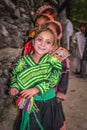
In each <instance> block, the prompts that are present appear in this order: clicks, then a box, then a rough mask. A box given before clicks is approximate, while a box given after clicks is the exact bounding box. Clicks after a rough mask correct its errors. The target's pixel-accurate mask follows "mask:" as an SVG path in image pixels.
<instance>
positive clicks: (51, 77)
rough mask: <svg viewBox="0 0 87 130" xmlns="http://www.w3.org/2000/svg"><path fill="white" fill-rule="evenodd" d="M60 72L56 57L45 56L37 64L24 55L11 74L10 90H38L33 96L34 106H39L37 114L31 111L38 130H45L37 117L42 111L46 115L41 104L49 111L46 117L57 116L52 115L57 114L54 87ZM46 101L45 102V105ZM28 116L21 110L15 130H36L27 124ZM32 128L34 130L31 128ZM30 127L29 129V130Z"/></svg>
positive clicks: (60, 68)
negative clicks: (19, 120)
mask: <svg viewBox="0 0 87 130" xmlns="http://www.w3.org/2000/svg"><path fill="white" fill-rule="evenodd" d="M61 70H62V67H61V63H60V62H59V61H58V59H57V58H56V57H54V56H51V55H49V54H45V55H44V56H43V57H42V58H41V59H40V61H39V63H38V64H37V63H35V62H34V61H33V59H32V58H31V56H30V55H24V56H23V57H22V58H21V59H20V60H19V61H18V63H17V64H16V66H15V68H14V69H13V72H12V75H13V76H12V79H11V84H10V87H11V88H17V89H18V90H20V91H22V90H24V89H29V88H32V87H36V88H37V89H39V94H37V95H35V96H34V100H35V103H36V105H39V106H38V107H39V111H38V113H36V112H35V110H33V111H32V112H33V114H32V116H34V119H35V120H36V122H37V123H35V124H38V127H39V128H40V130H45V129H44V128H45V125H43V123H42V121H41V120H40V119H39V115H40V114H41V113H42V110H43V111H44V112H45V113H47V112H46V111H45V110H44V109H43V108H41V107H40V106H42V105H41V103H42V104H44V108H45V107H46V108H47V109H49V110H47V111H49V113H50V115H47V116H51V117H52V118H56V117H57V116H56V117H55V116H54V115H56V114H54V113H57V112H58V110H57V103H56V98H55V96H56V94H55V89H54V87H55V86H56V84H57V82H58V80H59V77H60V74H61ZM53 100H54V101H53ZM38 101H39V102H38ZM46 101H47V103H46ZM48 102H49V103H48ZM51 102H53V104H55V105H51ZM38 103H39V104H38ZM46 104H47V106H46ZM50 105H51V106H50ZM53 106H54V107H53ZM55 106H56V107H55ZM51 107H52V108H51ZM52 109H53V112H52V113H53V114H52V113H51V112H50V111H51V110H52ZM55 110H56V111H55ZM37 114H38V115H37ZM30 115H31V113H28V112H26V111H25V110H22V117H21V122H20V123H19V124H20V125H18V126H20V127H18V128H17V129H19V130H31V129H32V130H34V128H35V130H36V125H35V124H30V123H29V122H30ZM45 115H46V114H45ZM57 115H58V114H57ZM40 116H42V118H43V115H42V114H41V115H40ZM51 117H50V118H51ZM58 118H59V117H58ZM54 120H57V119H54ZM49 121H50V122H49V123H48V124H50V125H52V122H51V120H49ZM44 122H45V118H44ZM57 124H58V122H57V123H56V122H55V127H56V128H57V127H58V128H59V126H58V125H57ZM56 125H57V126H56ZM32 126H33V127H34V128H32ZM30 127H31V129H30ZM39 128H38V129H39ZM47 130H48V128H47ZM50 130H51V129H50ZM52 130H53V129H52Z"/></svg>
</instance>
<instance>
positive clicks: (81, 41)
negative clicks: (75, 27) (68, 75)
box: [72, 31, 86, 69]
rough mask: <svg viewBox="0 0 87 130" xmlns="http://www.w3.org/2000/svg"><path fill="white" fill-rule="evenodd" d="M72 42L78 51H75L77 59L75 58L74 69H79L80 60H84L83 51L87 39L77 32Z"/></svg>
mask: <svg viewBox="0 0 87 130" xmlns="http://www.w3.org/2000/svg"><path fill="white" fill-rule="evenodd" d="M72 41H73V43H74V44H76V45H77V47H76V50H75V57H74V68H75V69H78V67H79V63H80V60H81V59H82V56H83V51H84V48H85V44H86V38H85V36H84V34H83V33H82V32H80V31H79V32H77V33H75V35H74V36H73V38H72Z"/></svg>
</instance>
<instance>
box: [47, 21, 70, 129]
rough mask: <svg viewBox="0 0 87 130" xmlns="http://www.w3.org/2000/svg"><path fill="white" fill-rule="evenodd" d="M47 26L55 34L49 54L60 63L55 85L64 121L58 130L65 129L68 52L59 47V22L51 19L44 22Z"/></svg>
mask: <svg viewBox="0 0 87 130" xmlns="http://www.w3.org/2000/svg"><path fill="white" fill-rule="evenodd" d="M46 27H47V28H50V29H51V30H52V31H53V32H54V34H55V38H56V40H55V44H54V46H53V49H52V50H51V52H50V54H51V55H54V56H56V57H57V58H58V59H59V60H60V62H61V63H62V75H61V77H60V79H59V82H58V86H57V87H56V93H57V99H58V108H59V112H60V114H61V118H62V120H63V122H64V125H63V126H62V127H61V128H60V130H66V122H65V116H64V112H63V107H62V102H61V101H62V100H65V99H66V93H67V89H68V80H69V56H70V54H69V52H68V51H67V50H66V49H65V48H63V47H59V40H60V39H61V37H62V26H61V23H60V22H58V21H55V20H51V21H49V22H47V24H46Z"/></svg>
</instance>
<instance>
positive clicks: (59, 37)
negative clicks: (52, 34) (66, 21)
mask: <svg viewBox="0 0 87 130" xmlns="http://www.w3.org/2000/svg"><path fill="white" fill-rule="evenodd" d="M47 23H55V24H56V25H57V26H58V27H59V29H60V34H59V35H58V37H57V39H61V38H62V25H61V23H60V22H59V21H56V20H53V19H52V20H50V21H48V22H47Z"/></svg>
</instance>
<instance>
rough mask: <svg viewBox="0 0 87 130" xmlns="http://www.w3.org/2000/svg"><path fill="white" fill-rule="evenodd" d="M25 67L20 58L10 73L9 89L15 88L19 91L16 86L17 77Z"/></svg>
mask: <svg viewBox="0 0 87 130" xmlns="http://www.w3.org/2000/svg"><path fill="white" fill-rule="evenodd" d="M25 67H26V63H25V61H24V59H23V58H21V59H20V60H19V61H18V62H17V63H16V65H15V67H14V68H13V71H12V78H11V82H10V87H11V88H17V89H18V90H20V87H19V86H18V83H17V75H18V74H19V73H20V72H21V71H22V70H23V69H24V68H25Z"/></svg>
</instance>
